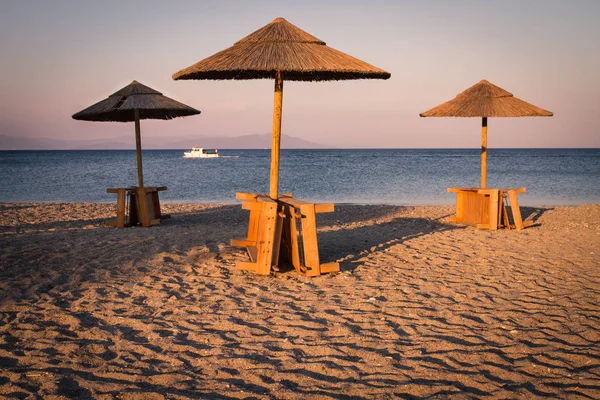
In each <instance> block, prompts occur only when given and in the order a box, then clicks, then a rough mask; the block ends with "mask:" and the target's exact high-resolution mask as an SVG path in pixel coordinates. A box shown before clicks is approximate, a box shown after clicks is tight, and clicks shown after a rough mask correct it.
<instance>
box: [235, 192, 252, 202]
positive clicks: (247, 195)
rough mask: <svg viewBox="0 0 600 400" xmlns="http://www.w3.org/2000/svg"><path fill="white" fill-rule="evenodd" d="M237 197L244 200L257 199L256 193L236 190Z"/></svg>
mask: <svg viewBox="0 0 600 400" xmlns="http://www.w3.org/2000/svg"><path fill="white" fill-rule="evenodd" d="M235 199H236V200H242V201H256V193H244V192H236V193H235Z"/></svg>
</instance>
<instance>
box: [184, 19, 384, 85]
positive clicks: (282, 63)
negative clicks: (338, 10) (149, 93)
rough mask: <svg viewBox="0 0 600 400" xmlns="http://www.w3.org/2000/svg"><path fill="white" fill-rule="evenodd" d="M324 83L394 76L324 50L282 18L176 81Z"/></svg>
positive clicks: (357, 60)
mask: <svg viewBox="0 0 600 400" xmlns="http://www.w3.org/2000/svg"><path fill="white" fill-rule="evenodd" d="M276 71H280V72H281V74H282V78H283V80H289V81H326V80H346V79H388V78H389V77H390V74H389V73H388V72H386V71H384V70H382V69H379V68H377V67H374V66H372V65H371V64H368V63H366V62H364V61H361V60H359V59H357V58H354V57H352V56H349V55H348V54H345V53H342V52H341V51H338V50H335V49H333V48H331V47H328V46H326V45H325V42H323V41H322V40H320V39H317V38H316V37H314V36H312V35H310V34H309V33H307V32H305V31H303V30H302V29H300V28H298V27H296V26H294V25H292V24H291V23H289V22H288V21H286V20H285V19H283V18H276V19H275V20H273V21H272V22H271V23H270V24H268V25H266V26H264V27H262V28H261V29H259V30H257V31H256V32H254V33H252V34H250V35H248V36H246V37H245V38H243V39H241V40H239V41H238V42H236V43H235V44H234V45H233V46H232V47H229V48H228V49H225V50H223V51H220V52H218V53H216V54H214V55H212V56H210V57H208V58H205V59H204V60H202V61H200V62H198V63H196V64H194V65H192V66H190V67H188V68H185V69H182V70H181V71H179V72H177V73H175V74H174V75H173V79H175V80H179V79H263V78H271V79H273V78H275V75H276Z"/></svg>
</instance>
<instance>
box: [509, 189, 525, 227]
mask: <svg viewBox="0 0 600 400" xmlns="http://www.w3.org/2000/svg"><path fill="white" fill-rule="evenodd" d="M507 192H508V198H509V200H510V209H511V211H512V215H513V220H514V221H515V228H516V229H517V230H518V231H520V230H521V229H523V228H524V226H523V218H522V217H521V209H520V208H519V200H517V193H516V191H515V190H508V191H507Z"/></svg>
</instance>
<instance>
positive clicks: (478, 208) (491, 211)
mask: <svg viewBox="0 0 600 400" xmlns="http://www.w3.org/2000/svg"><path fill="white" fill-rule="evenodd" d="M448 192H453V193H456V216H455V217H453V218H449V221H451V222H456V223H459V224H464V225H473V226H476V227H477V228H479V229H490V230H497V229H498V228H507V229H516V230H521V229H524V228H526V227H528V226H531V225H532V224H533V222H532V221H523V219H522V217H521V210H520V208H519V201H518V199H517V195H518V194H521V193H525V192H526V189H525V188H518V189H482V188H448Z"/></svg>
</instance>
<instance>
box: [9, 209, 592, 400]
mask: <svg viewBox="0 0 600 400" xmlns="http://www.w3.org/2000/svg"><path fill="white" fill-rule="evenodd" d="M162 210H163V213H168V214H171V215H172V218H171V219H169V220H165V221H163V222H162V223H161V225H160V226H156V227H152V228H148V229H146V228H139V227H134V228H126V229H116V228H107V227H104V222H105V221H106V220H108V219H109V218H113V217H114V212H115V205H114V203H29V202H28V203H0V277H1V279H0V316H1V321H0V366H1V367H2V368H0V395H4V396H42V397H51V396H64V397H69V398H114V397H117V396H119V398H189V397H200V398H206V397H220V396H222V397H228V398H247V397H248V396H253V397H254V398H289V399H302V398H339V397H343V396H348V397H351V396H354V397H355V398H393V397H401V398H403V397H404V398H406V397H411V396H412V397H415V398H416V397H428V396H433V397H437V398H458V399H463V398H473V397H490V398H507V397H527V398H532V397H533V398H536V397H555V398H567V397H568V398H599V397H600V385H599V384H598V376H600V346H599V344H600V305H599V304H598V296H599V293H600V269H599V266H600V250H598V249H599V248H600V205H598V204H588V205H582V206H546V207H523V214H524V217H527V218H530V219H532V220H533V221H534V222H535V224H534V226H533V227H531V228H527V229H525V230H523V231H519V232H517V231H506V230H499V231H495V232H492V231H485V230H477V229H475V228H472V227H464V226H460V225H454V224H451V223H448V222H446V218H447V217H449V216H451V215H453V213H454V206H449V205H448V206H393V205H351V204H337V203H336V210H335V211H334V212H333V213H327V214H320V215H319V216H318V219H317V223H318V235H319V251H320V257H321V260H322V262H332V261H338V262H340V264H341V271H340V272H339V273H335V274H327V275H323V276H320V277H315V278H307V277H303V276H300V275H298V274H296V273H295V272H294V271H289V272H282V273H276V274H274V275H271V276H257V275H255V274H252V273H248V272H245V271H238V270H236V268H235V263H236V262H237V261H247V256H246V254H245V252H244V250H243V249H239V248H234V247H231V246H230V245H229V240H230V239H238V238H242V237H244V236H245V234H246V230H247V223H248V222H247V218H248V213H247V211H244V210H242V209H241V206H240V205H239V204H172V203H165V204H163V207H162Z"/></svg>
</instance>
